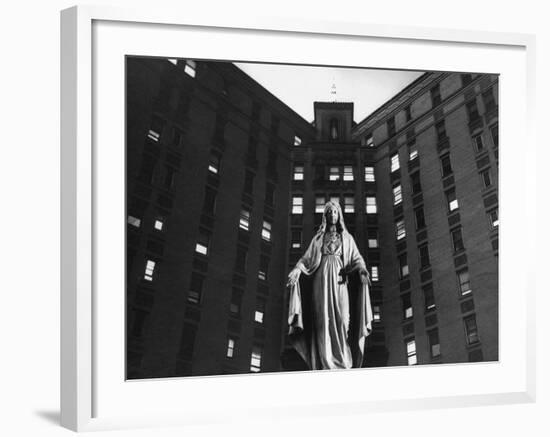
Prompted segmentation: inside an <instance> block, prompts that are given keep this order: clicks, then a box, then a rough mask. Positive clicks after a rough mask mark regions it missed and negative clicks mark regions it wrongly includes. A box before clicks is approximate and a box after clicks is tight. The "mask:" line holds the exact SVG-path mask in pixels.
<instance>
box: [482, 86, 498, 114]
mask: <svg viewBox="0 0 550 437" xmlns="http://www.w3.org/2000/svg"><path fill="white" fill-rule="evenodd" d="M481 96H482V98H483V105H484V106H485V112H488V111H490V110H492V109H495V108H496V106H497V104H496V102H495V95H494V94H493V88H489V89H486V90H485V91H483V93H481Z"/></svg>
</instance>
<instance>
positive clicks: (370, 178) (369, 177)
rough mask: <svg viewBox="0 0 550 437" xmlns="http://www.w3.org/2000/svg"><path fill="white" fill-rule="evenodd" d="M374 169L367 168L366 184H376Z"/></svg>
mask: <svg viewBox="0 0 550 437" xmlns="http://www.w3.org/2000/svg"><path fill="white" fill-rule="evenodd" d="M374 180H375V179H374V167H365V182H374Z"/></svg>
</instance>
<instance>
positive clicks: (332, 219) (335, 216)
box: [319, 201, 346, 232]
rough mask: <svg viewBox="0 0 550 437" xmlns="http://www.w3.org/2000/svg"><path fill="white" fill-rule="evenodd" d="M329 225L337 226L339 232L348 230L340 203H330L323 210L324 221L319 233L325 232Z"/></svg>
mask: <svg viewBox="0 0 550 437" xmlns="http://www.w3.org/2000/svg"><path fill="white" fill-rule="evenodd" d="M327 224H328V225H336V227H337V228H338V231H339V232H343V231H345V230H346V225H345V224H344V215H343V214H342V208H341V207H340V204H339V203H338V202H333V201H329V202H327V203H326V204H325V207H324V209H323V219H322V221H321V226H320V227H319V232H325V230H326V227H327Z"/></svg>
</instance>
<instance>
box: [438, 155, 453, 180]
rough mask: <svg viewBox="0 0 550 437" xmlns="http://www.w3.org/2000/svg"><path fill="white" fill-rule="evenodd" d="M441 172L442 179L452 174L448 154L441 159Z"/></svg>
mask: <svg viewBox="0 0 550 437" xmlns="http://www.w3.org/2000/svg"><path fill="white" fill-rule="evenodd" d="M441 172H442V173H443V177H447V176H449V175H450V174H452V172H453V169H452V167H451V157H450V156H449V154H447V155H445V156H442V157H441Z"/></svg>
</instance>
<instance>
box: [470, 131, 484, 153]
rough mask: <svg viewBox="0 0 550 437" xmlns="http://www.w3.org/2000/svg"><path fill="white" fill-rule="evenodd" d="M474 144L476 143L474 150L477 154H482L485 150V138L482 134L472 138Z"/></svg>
mask: <svg viewBox="0 0 550 437" xmlns="http://www.w3.org/2000/svg"><path fill="white" fill-rule="evenodd" d="M472 142H473V143H474V149H475V151H476V152H481V151H482V150H483V148H484V145H483V136H482V135H481V134H478V135H475V136H474V137H473V138H472Z"/></svg>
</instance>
